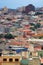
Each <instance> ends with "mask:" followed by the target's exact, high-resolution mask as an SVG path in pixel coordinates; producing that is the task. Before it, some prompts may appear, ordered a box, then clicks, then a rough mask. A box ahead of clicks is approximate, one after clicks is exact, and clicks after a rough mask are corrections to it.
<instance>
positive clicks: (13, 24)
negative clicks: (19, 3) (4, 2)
mask: <svg viewBox="0 0 43 65" xmlns="http://www.w3.org/2000/svg"><path fill="white" fill-rule="evenodd" d="M1 55H2V57H3V55H5V56H6V55H11V56H12V55H17V56H18V58H19V59H21V61H19V62H21V63H18V65H43V7H40V8H35V6H33V5H32V4H30V5H28V6H24V7H20V8H18V9H9V8H7V7H6V6H5V7H4V8H1V9H0V56H1ZM19 56H20V57H19ZM15 57H16V56H15ZM3 58H4V57H3ZM6 58H7V57H6ZM3 61H6V59H4V60H3ZM9 61H11V62H12V59H10V60H9ZM15 61H18V59H16V60H15ZM28 61H29V64H28ZM0 62H1V57H0ZM2 65H3V64H2ZM9 65H11V64H9ZM12 65H14V64H12Z"/></svg>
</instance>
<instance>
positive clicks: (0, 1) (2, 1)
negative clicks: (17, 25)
mask: <svg viewBox="0 0 43 65" xmlns="http://www.w3.org/2000/svg"><path fill="white" fill-rule="evenodd" d="M28 4H33V5H34V6H35V7H43V0H0V8H3V7H4V6H7V7H8V8H12V9H16V8H18V7H21V6H26V5H28Z"/></svg>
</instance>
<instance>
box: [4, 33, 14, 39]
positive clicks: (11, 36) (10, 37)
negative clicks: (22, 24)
mask: <svg viewBox="0 0 43 65" xmlns="http://www.w3.org/2000/svg"><path fill="white" fill-rule="evenodd" d="M4 37H5V38H6V39H14V36H13V35H12V34H6V35H5V36H4Z"/></svg>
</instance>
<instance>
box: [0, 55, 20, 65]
mask: <svg viewBox="0 0 43 65" xmlns="http://www.w3.org/2000/svg"><path fill="white" fill-rule="evenodd" d="M20 58H21V57H20V55H2V56H0V65H20Z"/></svg>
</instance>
